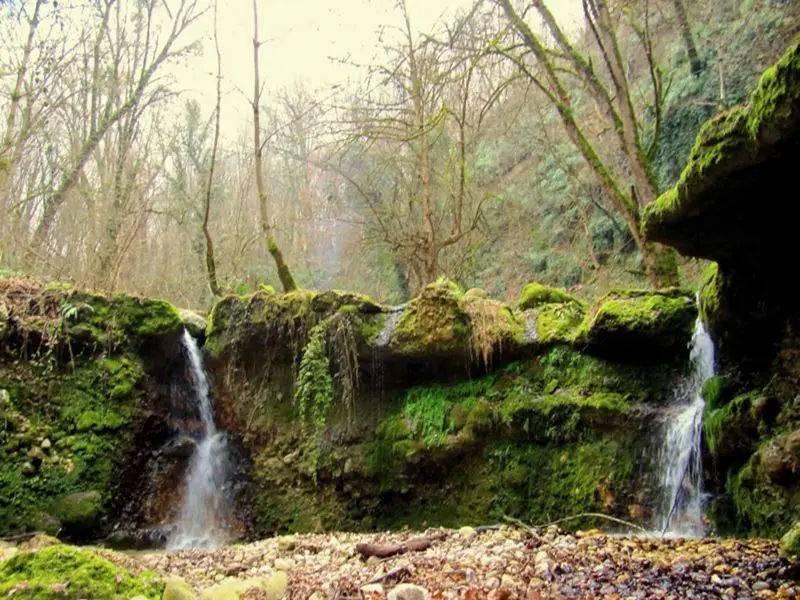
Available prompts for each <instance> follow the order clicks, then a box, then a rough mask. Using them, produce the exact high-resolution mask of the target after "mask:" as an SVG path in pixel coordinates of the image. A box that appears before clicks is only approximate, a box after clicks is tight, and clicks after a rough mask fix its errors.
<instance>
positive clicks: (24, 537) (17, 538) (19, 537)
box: [0, 530, 60, 542]
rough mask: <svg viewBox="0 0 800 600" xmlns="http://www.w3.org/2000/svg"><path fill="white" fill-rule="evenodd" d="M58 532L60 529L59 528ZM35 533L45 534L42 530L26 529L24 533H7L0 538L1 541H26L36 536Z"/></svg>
mask: <svg viewBox="0 0 800 600" xmlns="http://www.w3.org/2000/svg"><path fill="white" fill-rule="evenodd" d="M59 532H60V530H59ZM37 535H45V533H44V532H43V531H28V532H26V533H19V534H17V535H9V536H7V537H0V540H1V541H3V542H18V541H20V540H25V541H28V540H29V539H31V538H34V537H36V536H37Z"/></svg>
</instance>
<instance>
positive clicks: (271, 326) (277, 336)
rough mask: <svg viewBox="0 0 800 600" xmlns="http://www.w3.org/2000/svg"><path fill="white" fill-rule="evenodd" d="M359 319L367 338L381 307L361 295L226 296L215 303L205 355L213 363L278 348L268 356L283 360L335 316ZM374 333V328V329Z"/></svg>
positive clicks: (301, 292)
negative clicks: (341, 315) (208, 355)
mask: <svg viewBox="0 0 800 600" xmlns="http://www.w3.org/2000/svg"><path fill="white" fill-rule="evenodd" d="M343 308H344V310H342V311H341V312H342V313H346V314H349V315H352V316H353V317H354V318H358V319H359V320H360V321H361V324H362V325H363V326H364V331H363V334H364V335H365V336H372V335H374V332H375V330H376V329H378V328H379V327H380V325H379V324H378V321H379V320H380V312H381V310H382V308H381V307H380V306H379V305H378V304H377V303H375V301H374V300H372V299H371V298H369V297H368V296H365V295H363V294H353V293H350V292H342V291H337V290H331V291H326V292H316V291H311V290H295V291H293V292H288V293H285V294H275V293H272V292H264V291H260V292H257V293H255V294H250V295H247V296H226V297H224V298H222V299H220V300H218V301H217V302H216V303H215V304H214V306H213V308H212V310H211V315H210V317H209V327H208V331H207V332H206V350H207V351H208V352H209V354H210V355H211V356H212V358H215V359H218V358H221V357H223V356H225V355H228V354H231V353H241V354H249V353H250V352H255V351H256V349H257V348H258V351H259V353H260V354H263V345H264V343H265V342H266V343H267V344H270V345H280V346H281V348H276V349H274V350H273V352H275V353H276V356H275V357H276V358H277V357H285V358H288V359H289V361H288V362H293V361H294V358H295V357H294V356H293V355H291V356H284V354H285V353H287V352H293V350H294V349H295V348H297V349H298V350H299V349H302V348H303V347H304V346H305V344H306V343H307V342H308V335H309V333H310V332H311V330H312V329H313V328H314V327H315V326H316V325H317V324H318V323H319V322H321V321H322V320H324V319H326V318H329V317H331V316H332V315H333V314H335V313H336V312H337V311H340V310H341V309H343ZM378 330H379V329H378Z"/></svg>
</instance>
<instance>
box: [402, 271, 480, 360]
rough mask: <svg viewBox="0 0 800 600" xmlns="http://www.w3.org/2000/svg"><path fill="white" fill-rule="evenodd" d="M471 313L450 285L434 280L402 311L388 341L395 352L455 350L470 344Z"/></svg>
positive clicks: (441, 351)
mask: <svg viewBox="0 0 800 600" xmlns="http://www.w3.org/2000/svg"><path fill="white" fill-rule="evenodd" d="M469 323H470V320H469V315H468V314H467V313H466V312H465V310H464V308H463V306H462V304H461V297H460V295H459V294H458V291H457V290H456V291H454V290H453V288H452V286H451V285H437V284H431V285H429V286H427V287H426V288H425V289H424V290H423V292H422V294H421V295H420V296H418V297H417V298H414V299H413V300H412V301H411V302H410V303H409V305H408V307H407V308H406V310H405V311H404V312H403V316H402V317H401V318H400V321H399V322H398V324H397V327H396V328H395V331H394V334H393V335H392V338H391V340H390V342H389V346H390V348H391V350H392V352H394V353H396V354H399V355H408V356H419V355H423V354H424V355H436V354H446V353H452V352H454V351H458V350H463V349H466V348H468V347H469V344H470V335H469V334H470V329H469Z"/></svg>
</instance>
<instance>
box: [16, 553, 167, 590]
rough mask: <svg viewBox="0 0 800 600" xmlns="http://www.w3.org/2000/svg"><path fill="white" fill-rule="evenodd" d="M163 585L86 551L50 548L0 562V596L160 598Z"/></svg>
mask: <svg viewBox="0 0 800 600" xmlns="http://www.w3.org/2000/svg"><path fill="white" fill-rule="evenodd" d="M163 588H164V585H163V584H162V583H161V582H160V581H159V580H158V579H157V577H156V576H155V575H154V574H153V573H147V572H143V573H139V574H136V575H134V574H133V573H131V572H129V571H127V570H125V569H123V568H120V567H117V566H116V565H114V564H113V563H112V562H111V561H109V560H107V559H105V558H102V557H100V556H98V555H97V554H95V553H94V552H92V551H90V550H80V549H78V548H73V547H70V546H63V545H57V546H50V547H47V548H42V549H41V550H37V551H35V552H22V553H19V554H16V555H14V556H12V557H11V558H9V559H8V560H6V561H4V562H2V563H0V594H2V595H3V596H12V595H13V597H14V598H30V599H31V600H51V599H52V600H58V599H62V598H72V599H75V600H77V599H79V598H108V599H109V600H112V599H119V600H128V599H129V598H131V597H133V596H136V595H141V596H144V597H145V598H148V599H151V600H157V599H159V598H161V592H162V590H163Z"/></svg>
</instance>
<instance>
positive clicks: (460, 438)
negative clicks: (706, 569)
mask: <svg viewBox="0 0 800 600" xmlns="http://www.w3.org/2000/svg"><path fill="white" fill-rule="evenodd" d="M534 287H536V286H534ZM538 287H539V288H542V287H543V286H538ZM532 289H533V287H531V288H529V289H528V291H529V292H530V291H531V290H532ZM539 291H541V290H540V289H538V290H537V292H539ZM531 296H532V294H531V293H528V294H527V295H526V297H523V299H522V301H521V302H520V303H519V304H517V305H508V304H505V303H502V302H499V301H496V300H492V299H489V298H487V297H486V295H485V294H484V293H481V292H480V291H476V290H471V291H470V292H468V293H464V292H463V291H462V290H461V289H460V288H459V287H458V286H457V285H455V284H453V283H452V282H447V281H440V282H437V283H436V284H432V285H430V286H428V287H427V288H426V289H425V290H423V292H422V293H421V294H420V296H418V297H417V298H414V299H413V300H412V301H410V302H409V303H408V304H407V305H404V306H401V307H384V306H380V305H378V304H377V303H375V302H373V301H371V300H369V299H367V298H364V297H361V296H355V295H352V294H344V293H337V292H323V293H319V292H293V293H290V294H275V293H274V292H271V291H269V292H259V293H257V294H255V295H252V296H247V297H241V298H237V297H229V298H225V299H223V300H221V301H220V302H219V303H218V304H217V305H216V306H215V307H214V309H213V311H212V314H211V327H210V330H209V332H208V337H207V347H208V349H209V351H210V356H211V359H212V360H211V367H212V372H213V373H214V375H215V377H214V379H215V381H216V387H215V396H216V398H218V400H219V409H220V412H221V413H222V415H223V422H224V423H225V426H226V427H227V428H228V429H230V430H235V431H241V432H242V435H243V438H244V440H245V443H246V445H247V448H248V450H249V453H250V455H251V457H252V460H253V468H252V470H251V477H252V486H251V488H250V491H249V500H248V503H249V504H248V505H249V506H250V508H251V511H252V517H253V524H254V528H255V531H256V532H257V533H258V534H262V535H263V534H270V533H274V532H280V531H313V530H332V529H346V530H365V529H366V530H369V529H373V528H376V527H378V528H399V527H402V526H404V525H408V526H411V527H422V526H424V524H428V525H434V524H436V525H451V526H455V525H463V524H465V523H486V522H491V521H493V520H497V519H498V518H500V517H502V515H504V514H508V515H514V516H517V517H520V518H523V519H525V520H527V521H529V522H533V523H536V522H543V521H547V520H549V519H551V518H555V517H558V516H566V515H571V514H576V513H581V512H586V511H592V510H594V511H601V512H612V513H615V514H618V515H620V516H623V517H626V518H631V515H633V518H636V519H646V518H647V511H648V510H649V508H651V507H650V505H649V504H650V503H651V502H653V501H654V500H655V496H656V493H655V490H654V489H653V488H652V483H653V482H652V480H651V479H650V478H649V474H650V473H652V472H653V469H652V468H651V467H650V465H649V463H648V461H649V460H650V459H649V458H648V454H647V452H646V448H647V447H648V446H649V444H651V443H652V433H653V431H654V430H655V429H656V428H655V427H654V426H653V422H654V420H656V419H657V418H658V415H659V414H660V413H659V406H660V405H661V404H663V403H664V402H665V401H666V400H668V399H669V397H670V391H669V390H670V389H671V388H672V386H673V385H674V384H675V382H676V381H677V380H678V379H679V377H680V375H681V372H682V370H683V369H684V368H685V366H686V362H687V358H688V356H687V353H686V351H685V349H686V346H687V344H688V341H689V337H690V333H691V324H692V322H693V321H694V319H695V317H696V308H695V305H694V302H693V301H692V299H691V296H689V295H687V294H685V293H682V292H679V291H667V292H644V291H618V292H616V293H614V294H612V295H609V296H608V297H606V298H603V299H601V300H600V301H598V303H597V304H596V305H594V306H592V307H589V306H587V305H585V304H584V303H583V302H580V301H577V300H574V299H572V298H571V297H569V296H568V295H567V294H566V293H565V292H563V291H561V290H552V289H547V293H537V294H536V296H537V297H536V299H535V301H534V300H533V299H532V297H531ZM533 480H535V481H536V484H535V485H532V484H531V482H532V481H533ZM585 524H587V522H583V523H582V522H580V521H576V522H574V523H573V526H580V525H585Z"/></svg>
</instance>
